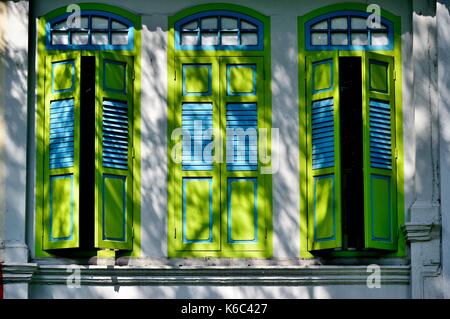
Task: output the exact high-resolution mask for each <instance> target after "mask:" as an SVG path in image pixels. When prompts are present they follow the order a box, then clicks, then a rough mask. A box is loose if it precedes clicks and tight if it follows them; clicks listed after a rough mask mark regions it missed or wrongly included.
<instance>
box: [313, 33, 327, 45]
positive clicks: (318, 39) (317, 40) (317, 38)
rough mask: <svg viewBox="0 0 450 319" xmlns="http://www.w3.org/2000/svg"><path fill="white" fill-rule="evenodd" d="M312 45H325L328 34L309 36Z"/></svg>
mask: <svg viewBox="0 0 450 319" xmlns="http://www.w3.org/2000/svg"><path fill="white" fill-rule="evenodd" d="M311 44H312V45H327V44H328V33H313V34H312V36H311Z"/></svg>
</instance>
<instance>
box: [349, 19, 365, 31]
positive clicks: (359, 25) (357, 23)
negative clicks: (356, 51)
mask: <svg viewBox="0 0 450 319" xmlns="http://www.w3.org/2000/svg"><path fill="white" fill-rule="evenodd" d="M350 20H351V25H352V29H360V30H365V29H367V19H364V18H357V17H355V18H353V17H352V18H351V19H350Z"/></svg>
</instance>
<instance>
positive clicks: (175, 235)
mask: <svg viewBox="0 0 450 319" xmlns="http://www.w3.org/2000/svg"><path fill="white" fill-rule="evenodd" d="M175 238H177V228H176V227H175Z"/></svg>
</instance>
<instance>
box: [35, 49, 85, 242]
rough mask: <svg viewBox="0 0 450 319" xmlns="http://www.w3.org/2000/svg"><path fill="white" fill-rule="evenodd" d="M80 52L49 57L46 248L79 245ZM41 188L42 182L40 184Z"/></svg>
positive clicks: (45, 167)
mask: <svg viewBox="0 0 450 319" xmlns="http://www.w3.org/2000/svg"><path fill="white" fill-rule="evenodd" d="M80 59H81V57H80V54H79V53H76V52H73V53H70V54H57V55H52V56H48V57H46V64H45V112H42V113H40V114H41V115H42V116H44V119H45V131H44V132H45V136H44V138H43V143H44V145H45V146H44V149H45V154H44V167H43V172H44V178H43V179H44V183H43V194H44V221H43V226H44V229H43V234H44V237H43V238H44V240H43V248H44V249H46V250H48V249H64V248H77V247H79V174H80V170H79V167H80V142H79V141H80V138H79V137H80V129H79V123H80V62H81V60H80ZM39 187H40V185H39Z"/></svg>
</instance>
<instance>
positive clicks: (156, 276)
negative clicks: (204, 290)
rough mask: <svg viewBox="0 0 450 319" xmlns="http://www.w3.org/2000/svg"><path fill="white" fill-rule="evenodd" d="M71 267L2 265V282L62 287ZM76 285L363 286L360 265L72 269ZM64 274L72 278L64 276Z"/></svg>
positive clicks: (391, 275) (393, 270) (389, 279)
mask: <svg viewBox="0 0 450 319" xmlns="http://www.w3.org/2000/svg"><path fill="white" fill-rule="evenodd" d="M74 267H75V266H74V265H35V264H28V265H22V266H19V265H5V266H4V270H5V271H4V281H5V283H8V282H29V283H31V284H44V285H47V284H54V285H65V284H66V283H67V282H68V281H67V280H68V279H70V278H72V279H73V274H74V270H73V269H74ZM76 267H79V270H80V276H81V278H80V283H81V285H97V286H98V285H101V286H158V285H177V286H179V285H198V286H205V285H206V286H209V285H215V286H235V285H241V286H246V285H247V286H248V285H251V286H273V285H276V286H306V285H320V286H323V285H366V283H367V278H368V276H369V275H370V274H371V273H372V272H368V271H367V267H366V266H328V265H327V266H306V267H299V266H259V267H242V266H239V267H236V266H208V267H199V266H194V267H192V266H190V267H174V266H163V267H162V266H158V267H133V266H109V267H106V266H76ZM380 270H381V284H384V285H409V284H410V266H401V265H399V266H380ZM69 276H72V277H70V278H69Z"/></svg>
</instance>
